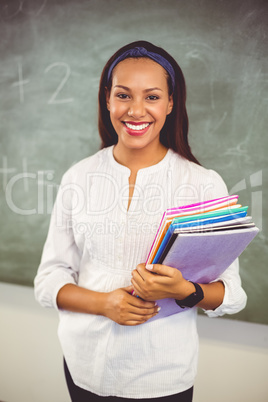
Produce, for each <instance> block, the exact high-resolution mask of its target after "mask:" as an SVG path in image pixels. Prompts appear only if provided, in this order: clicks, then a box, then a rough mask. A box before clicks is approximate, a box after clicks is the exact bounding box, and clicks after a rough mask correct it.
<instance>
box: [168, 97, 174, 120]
mask: <svg viewBox="0 0 268 402" xmlns="http://www.w3.org/2000/svg"><path fill="white" fill-rule="evenodd" d="M173 104H174V102H173V95H170V97H169V103H168V111H167V115H168V114H170V113H171V112H172V109H173Z"/></svg>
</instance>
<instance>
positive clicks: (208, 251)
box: [148, 226, 259, 322]
mask: <svg viewBox="0 0 268 402" xmlns="http://www.w3.org/2000/svg"><path fill="white" fill-rule="evenodd" d="M178 232H179V231H177V233H176V231H175V232H174V234H173V236H172V238H171V240H170V244H169V250H168V252H167V255H166V257H165V258H164V260H163V262H162V264H163V265H168V266H170V267H174V268H177V269H180V271H181V272H182V274H183V277H184V278H185V279H188V280H191V281H193V282H198V283H201V284H202V283H209V282H211V281H213V280H215V279H217V278H218V277H219V275H221V274H222V273H223V272H224V271H225V270H226V269H227V268H228V267H229V266H230V265H231V264H232V262H233V261H234V260H235V259H236V258H237V257H239V255H240V254H241V253H242V252H243V251H244V250H245V248H246V247H247V246H248V244H249V243H250V242H251V241H252V240H253V238H254V237H255V236H256V235H257V234H258V232H259V229H258V228H257V227H256V226H254V227H250V228H245V229H236V230H224V231H215V232H208V233H205V232H201V233H178ZM157 304H158V305H159V306H160V307H161V310H160V312H159V313H158V314H157V316H155V317H153V318H151V319H150V320H149V321H148V322H150V321H153V320H155V319H159V318H163V317H167V316H169V315H172V314H176V313H180V312H182V311H185V310H186V308H185V309H182V308H180V307H179V306H178V305H177V304H176V303H175V301H174V300H173V299H162V300H158V301H157Z"/></svg>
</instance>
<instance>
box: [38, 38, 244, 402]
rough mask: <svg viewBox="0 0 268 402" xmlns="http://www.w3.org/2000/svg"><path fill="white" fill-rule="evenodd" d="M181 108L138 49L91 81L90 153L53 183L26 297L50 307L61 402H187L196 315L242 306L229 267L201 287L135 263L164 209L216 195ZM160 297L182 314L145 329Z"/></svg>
mask: <svg viewBox="0 0 268 402" xmlns="http://www.w3.org/2000/svg"><path fill="white" fill-rule="evenodd" d="M185 101H186V89H185V82H184V77H183V74H182V72H181V69H180V67H179V66H178V64H177V63H176V61H175V60H174V59H173V58H172V57H171V56H170V55H169V54H168V53H167V52H165V51H164V50H163V49H161V48H159V47H156V46H154V45H152V44H151V43H148V42H145V41H138V42H134V43H131V44H129V45H127V46H125V47H123V48H121V49H119V50H118V51H117V52H116V53H115V54H114V55H113V56H112V57H111V59H110V60H109V61H108V62H107V64H106V66H105V67H104V70H103V73H102V76H101V81H100V90H99V133H100V136H101V139H102V149H101V151H99V152H98V153H97V154H95V155H93V156H91V157H89V158H86V159H84V160H83V161H81V162H79V163H78V164H76V165H75V166H73V167H72V168H70V169H69V170H68V171H67V172H66V173H65V175H64V176H63V179H62V183H61V187H60V190H59V193H58V196H57V200H56V203H55V207H54V212H53V215H52V218H51V224H50V229H49V233H48V237H47V241H46V244H45V246H44V251H43V256H42V261H41V264H40V267H39V270H38V274H37V276H36V279H35V292H36V297H37V299H38V301H39V302H40V303H41V304H42V305H43V306H45V307H51V306H53V307H55V308H57V309H59V316H60V325H59V338H60V342H61V345H62V349H63V353H64V357H65V360H66V362H65V373H66V379H67V383H68V387H69V391H70V395H71V398H72V400H73V401H83V400H100V399H102V398H103V397H106V396H110V398H109V400H110V399H111V400H113V399H112V397H114V398H115V399H116V400H117V399H119V398H123V399H124V400H128V401H129V400H131V399H134V400H135V399H142V400H147V399H153V400H156V401H157V400H174V401H187V402H188V401H192V394H193V385H194V379H195V375H196V368H197V358H198V337H197V331H196V315H197V308H196V307H197V306H198V307H201V308H203V309H204V310H205V311H206V313H207V314H208V315H209V316H220V315H223V314H226V313H236V312H238V311H239V310H241V309H242V308H243V307H244V306H245V302H246V295H245V293H244V291H243V289H242V288H241V281H240V277H239V272H238V262H237V261H236V262H235V263H233V264H232V265H231V266H230V267H229V268H228V269H227V270H226V271H225V272H224V274H222V275H221V276H220V277H219V278H218V280H216V281H215V282H213V283H209V284H205V285H204V284H202V285H200V284H193V283H191V282H188V281H186V280H185V279H184V278H183V277H182V275H181V273H180V271H179V270H174V269H173V268H171V267H166V266H162V265H153V266H147V267H146V266H145V264H144V262H145V261H146V257H147V255H148V252H149V249H150V246H151V244H152V241H153V239H154V236H155V232H156V230H157V227H158V224H159V221H160V218H161V216H162V214H163V212H164V210H165V209H167V208H170V207H174V206H179V205H184V204H189V203H194V202H198V201H203V200H208V199H213V198H218V197H223V196H226V195H227V189H226V186H225V184H224V182H223V181H222V179H221V178H220V176H219V175H218V174H217V173H215V172H214V171H211V170H207V169H205V168H203V167H201V166H200V165H199V163H198V161H197V160H196V159H195V157H194V156H193V155H192V153H191V150H190V147H189V144H188V138H187V136H188V117H187V112H186V106H185ZM155 273H157V274H158V275H154V274H155ZM196 289H197V290H198V291H196ZM197 294H198V296H196V295H197ZM135 295H136V296H139V297H135ZM167 297H168V298H173V299H176V300H177V302H178V303H179V304H185V303H186V305H187V303H188V302H189V299H190V304H189V305H188V307H190V308H188V309H186V310H185V311H183V312H181V313H180V314H174V315H172V316H170V317H166V318H162V319H154V320H151V321H150V319H151V318H153V317H155V316H156V315H157V313H158V310H159V308H158V306H157V305H156V303H155V300H159V299H163V298H167Z"/></svg>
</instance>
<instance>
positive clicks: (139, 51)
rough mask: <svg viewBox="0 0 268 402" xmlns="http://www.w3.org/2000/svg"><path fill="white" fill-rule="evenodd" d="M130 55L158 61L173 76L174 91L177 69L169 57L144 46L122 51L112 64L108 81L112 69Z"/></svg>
mask: <svg viewBox="0 0 268 402" xmlns="http://www.w3.org/2000/svg"><path fill="white" fill-rule="evenodd" d="M128 57H149V58H150V59H152V60H154V61H156V63H158V64H160V66H162V67H163V68H164V69H165V70H166V71H167V72H168V74H169V76H170V78H171V85H172V90H173V91H174V88H175V71H174V69H173V67H172V65H171V64H170V62H169V61H167V59H165V58H164V57H163V56H161V55H160V54H157V53H153V52H149V51H148V50H146V49H145V48H144V47H135V48H134V49H129V50H126V51H125V52H124V53H122V54H121V55H120V56H118V57H117V59H115V60H114V61H113V63H112V64H111V66H110V68H109V71H108V75H107V82H109V80H110V78H111V75H112V71H113V69H114V68H115V66H116V65H117V64H118V63H119V62H120V61H122V60H125V59H127V58H128Z"/></svg>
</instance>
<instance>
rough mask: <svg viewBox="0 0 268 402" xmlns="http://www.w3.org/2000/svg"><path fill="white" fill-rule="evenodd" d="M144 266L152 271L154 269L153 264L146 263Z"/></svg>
mask: <svg viewBox="0 0 268 402" xmlns="http://www.w3.org/2000/svg"><path fill="white" fill-rule="evenodd" d="M145 268H146V269H148V270H149V271H152V270H153V269H154V264H147V265H145Z"/></svg>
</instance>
